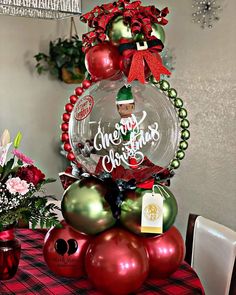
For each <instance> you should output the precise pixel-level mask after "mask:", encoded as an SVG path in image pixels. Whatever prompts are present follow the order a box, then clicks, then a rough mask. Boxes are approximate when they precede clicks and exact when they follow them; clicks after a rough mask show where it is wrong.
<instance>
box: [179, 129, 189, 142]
mask: <svg viewBox="0 0 236 295" xmlns="http://www.w3.org/2000/svg"><path fill="white" fill-rule="evenodd" d="M181 138H182V139H183V140H188V139H189V138H190V132H189V130H182V131H181Z"/></svg>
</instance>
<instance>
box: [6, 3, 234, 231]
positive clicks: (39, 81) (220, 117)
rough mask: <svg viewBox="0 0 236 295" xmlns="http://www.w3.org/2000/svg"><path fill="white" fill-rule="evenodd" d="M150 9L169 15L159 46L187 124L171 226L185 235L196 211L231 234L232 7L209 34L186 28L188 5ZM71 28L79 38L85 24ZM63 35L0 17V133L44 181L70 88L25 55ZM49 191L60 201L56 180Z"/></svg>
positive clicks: (43, 25)
mask: <svg viewBox="0 0 236 295" xmlns="http://www.w3.org/2000/svg"><path fill="white" fill-rule="evenodd" d="M157 2H158V7H160V8H163V7H165V6H166V5H168V6H169V8H170V11H171V14H170V16H169V17H168V19H169V24H168V25H167V26H166V28H165V31H166V36H167V40H166V45H167V46H168V47H169V48H171V49H173V52H174V55H175V57H176V64H175V68H176V70H175V71H174V73H173V75H172V78H171V80H170V81H171V85H172V87H174V88H176V89H177V91H178V93H179V96H180V97H182V98H183V100H184V101H185V105H186V107H187V109H188V111H189V119H190V120H191V129H190V131H191V140H190V142H189V143H190V146H189V149H188V150H187V155H186V159H185V160H184V161H182V163H181V167H180V168H179V169H178V170H177V172H176V176H175V178H174V179H173V180H172V185H171V190H172V191H173V193H174V194H175V196H176V198H177V201H178V205H179V213H178V217H177V221H176V226H177V227H178V228H179V229H180V230H181V232H182V233H184V232H185V229H186V222H187V217H188V214H189V212H195V213H198V214H202V215H204V216H206V217H208V218H211V219H213V220H216V221H218V222H220V223H222V224H225V225H226V226H229V227H231V228H232V229H234V230H236V214H235V212H236V196H235V190H236V185H235V182H236V168H235V166H236V148H235V146H236V145H235V143H236V127H235V105H236V104H235V97H236V58H235V52H236V41H235V34H236V19H235V11H236V2H235V1H233V0H229V1H228V2H227V5H225V4H224V6H223V11H222V12H221V14H220V16H221V19H220V21H219V22H218V23H216V24H215V26H214V27H213V29H211V30H202V29H201V28H200V27H199V26H198V25H196V24H192V23H191V14H192V12H193V11H192V7H191V1H190V0H181V1H173V0H169V1H164V0H162V1H143V3H144V4H145V5H148V4H155V5H157ZM84 3H85V1H84ZM97 3H98V4H102V1H96V4H97ZM93 6H94V1H91V0H90V1H86V4H84V5H83V11H88V10H89V9H91V8H92V7H93ZM77 23H78V30H79V32H80V33H84V32H85V31H86V27H85V25H83V24H81V23H80V22H79V21H78V20H77ZM68 32H69V22H68V21H58V22H56V21H41V20H33V19H24V18H14V17H7V16H0V81H1V82H0V83H1V87H0V129H1V130H0V132H2V130H3V129H4V128H8V129H9V130H10V131H11V133H12V134H16V132H17V131H18V130H21V131H22V132H23V134H24V138H23V142H22V151H24V152H25V153H26V154H28V155H29V156H31V157H32V158H34V159H35V160H36V162H37V163H38V164H39V166H40V167H41V168H42V169H43V170H44V171H45V172H46V173H47V175H48V176H50V177H57V174H58V172H60V171H63V169H64V168H65V167H66V162H65V161H64V159H63V157H62V156H61V155H60V154H59V150H60V141H59V136H60V129H59V125H60V122H61V120H60V117H61V114H62V113H63V107H64V104H65V103H66V100H67V98H68V96H69V95H70V94H71V93H72V92H73V89H74V86H69V85H66V84H63V83H60V82H58V81H56V80H53V79H52V78H51V77H49V76H48V75H45V76H38V75H37V73H35V71H34V68H33V67H34V61H33V59H32V56H33V55H34V54H35V53H37V52H39V51H47V48H48V42H49V40H53V39H55V38H57V37H59V36H66V35H68ZM57 178H58V177H57ZM48 192H49V193H53V194H55V195H56V196H57V197H58V198H61V196H62V193H63V191H62V187H61V184H60V182H59V180H58V182H57V183H56V184H53V185H50V186H48Z"/></svg>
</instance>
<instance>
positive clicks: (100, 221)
mask: <svg viewBox="0 0 236 295" xmlns="http://www.w3.org/2000/svg"><path fill="white" fill-rule="evenodd" d="M108 189H109V188H108V187H107V186H106V185H105V184H104V183H103V182H102V181H101V180H99V179H97V178H95V177H92V176H91V177H88V178H84V179H82V180H78V181H76V182H74V183H73V184H72V185H71V186H69V187H68V188H67V190H66V191H65V193H64V195H63V198H62V203H61V210H62V215H63V217H64V219H65V221H66V222H67V223H68V224H69V225H70V226H72V227H73V228H74V229H76V230H78V231H80V232H82V233H85V234H88V235H93V234H97V233H100V232H102V231H104V230H106V229H108V228H110V227H112V226H113V225H114V224H115V222H116V220H115V218H114V217H113V215H112V211H111V208H110V206H109V204H108V203H107V202H106V200H105V196H106V194H107V193H108Z"/></svg>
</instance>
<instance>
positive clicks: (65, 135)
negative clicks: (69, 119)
mask: <svg viewBox="0 0 236 295" xmlns="http://www.w3.org/2000/svg"><path fill="white" fill-rule="evenodd" d="M61 141H62V142H68V141H69V134H68V133H67V132H64V133H62V135H61Z"/></svg>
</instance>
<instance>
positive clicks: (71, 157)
mask: <svg viewBox="0 0 236 295" xmlns="http://www.w3.org/2000/svg"><path fill="white" fill-rule="evenodd" d="M67 159H68V160H69V161H75V155H74V154H73V153H72V152H69V153H68V154H67Z"/></svg>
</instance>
